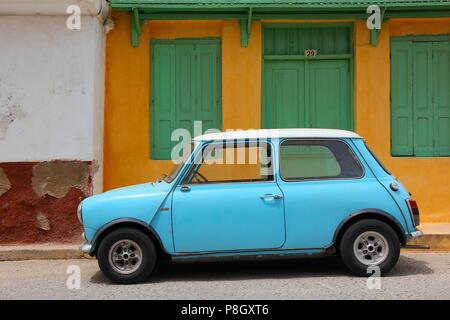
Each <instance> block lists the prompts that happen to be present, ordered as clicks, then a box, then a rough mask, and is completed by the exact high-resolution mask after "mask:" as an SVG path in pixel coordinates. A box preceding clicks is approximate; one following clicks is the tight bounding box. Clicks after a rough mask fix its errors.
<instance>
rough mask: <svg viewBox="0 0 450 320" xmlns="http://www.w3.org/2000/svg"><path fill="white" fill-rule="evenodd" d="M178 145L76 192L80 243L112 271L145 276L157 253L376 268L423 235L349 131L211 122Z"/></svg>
mask: <svg viewBox="0 0 450 320" xmlns="http://www.w3.org/2000/svg"><path fill="white" fill-rule="evenodd" d="M187 149H189V152H184V154H185V156H184V157H182V158H180V160H179V161H178V163H177V164H176V165H175V166H174V170H173V172H172V173H171V174H168V175H163V176H162V178H160V179H158V180H157V181H155V182H149V183H144V184H139V185H134V186H129V187H124V188H120V189H115V190H111V191H108V192H105V193H102V194H98V195H94V196H91V197H89V198H86V199H84V200H83V201H82V202H81V203H80V205H79V208H78V218H79V220H80V222H81V223H82V224H83V229H84V238H85V240H86V242H85V243H84V244H83V245H82V246H81V248H80V249H81V251H82V252H84V253H87V254H89V255H91V256H95V257H96V258H97V260H98V264H99V267H100V269H101V270H102V272H103V273H104V274H105V275H106V277H107V278H109V279H110V280H112V281H113V282H116V283H137V282H142V281H144V280H145V279H147V278H148V277H149V276H150V274H151V273H152V271H153V269H154V267H155V264H156V263H157V261H158V260H159V259H163V258H169V259H171V260H173V261H200V260H208V261H211V260H214V261H217V260H226V259H233V260H236V259H265V258H282V257H284V258H287V257H289V258H294V257H301V256H313V255H317V256H319V255H337V256H338V257H340V259H341V260H342V262H343V263H344V265H345V266H346V267H347V268H348V269H349V270H350V271H351V272H352V273H353V274H355V275H358V276H368V275H369V274H371V273H372V272H371V271H370V270H372V271H373V268H379V271H380V273H381V274H385V273H387V272H388V271H390V270H391V269H392V268H393V267H394V266H395V264H396V263H397V260H398V258H399V255H400V248H401V247H402V246H407V243H408V241H410V240H411V239H412V238H414V237H418V236H421V235H422V232H421V231H420V230H418V229H417V226H418V225H419V210H418V206H417V203H416V202H415V201H414V200H413V199H412V198H411V195H410V193H409V192H408V191H407V190H406V189H405V187H404V186H403V185H402V184H401V183H400V182H399V181H398V180H397V179H396V178H395V177H394V176H392V175H391V173H390V172H389V171H388V170H386V168H385V167H384V166H383V165H382V164H381V163H380V161H379V160H378V159H377V158H376V156H375V155H374V154H373V153H372V152H371V151H370V149H369V148H368V147H367V145H366V144H365V142H364V140H363V139H362V138H361V137H360V136H359V135H358V134H356V133H354V132H350V131H343V130H331V129H270V130H241V131H234V132H223V133H209V134H204V135H201V136H198V137H196V138H194V139H193V140H192V142H191V143H190V144H189V148H187Z"/></svg>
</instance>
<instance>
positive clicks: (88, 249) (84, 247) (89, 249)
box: [80, 242, 92, 254]
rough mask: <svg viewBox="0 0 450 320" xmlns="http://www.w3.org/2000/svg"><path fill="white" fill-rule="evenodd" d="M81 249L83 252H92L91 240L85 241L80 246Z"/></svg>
mask: <svg viewBox="0 0 450 320" xmlns="http://www.w3.org/2000/svg"><path fill="white" fill-rule="evenodd" d="M80 251H81V252H82V253H89V254H90V253H91V252H92V244H90V243H89V242H85V243H83V244H82V245H81V246H80Z"/></svg>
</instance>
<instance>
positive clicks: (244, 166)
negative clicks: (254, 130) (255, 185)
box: [183, 142, 273, 184]
mask: <svg viewBox="0 0 450 320" xmlns="http://www.w3.org/2000/svg"><path fill="white" fill-rule="evenodd" d="M195 163H196V165H194V166H193V167H192V169H191V170H190V172H189V174H188V175H187V177H186V179H185V181H184V182H183V183H188V184H206V183H225V182H255V181H271V180H273V170H272V150H271V147H270V144H269V143H266V142H257V143H256V142H255V143H253V142H250V143H249V142H243V143H234V142H233V143H229V142H227V143H213V144H209V145H207V146H206V147H204V148H203V150H202V154H201V159H198V160H196V161H195Z"/></svg>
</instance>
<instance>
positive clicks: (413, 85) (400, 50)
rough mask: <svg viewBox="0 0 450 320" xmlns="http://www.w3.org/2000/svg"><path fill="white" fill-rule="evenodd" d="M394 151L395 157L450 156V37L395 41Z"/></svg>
mask: <svg viewBox="0 0 450 320" xmlns="http://www.w3.org/2000/svg"><path fill="white" fill-rule="evenodd" d="M418 39H419V38H418ZM391 150H392V155H394V156H419V157H420V156H422V157H429V156H450V42H449V41H448V40H447V39H445V40H444V41H437V40H434V39H432V40H431V39H430V40H429V41H427V40H426V39H424V38H423V37H421V38H420V41H418V40H417V41H416V40H415V39H408V40H401V39H400V40H396V41H393V42H392V45H391Z"/></svg>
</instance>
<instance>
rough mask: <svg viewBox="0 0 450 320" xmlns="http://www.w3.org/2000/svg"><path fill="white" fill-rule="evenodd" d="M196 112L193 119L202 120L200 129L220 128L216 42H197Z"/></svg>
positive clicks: (219, 85) (217, 49) (219, 82)
mask: <svg viewBox="0 0 450 320" xmlns="http://www.w3.org/2000/svg"><path fill="white" fill-rule="evenodd" d="M196 54H197V58H196V75H197V78H196V82H197V83H198V85H197V86H196V88H195V89H196V97H197V98H196V101H195V103H196V114H195V119H196V120H201V121H202V130H203V132H205V131H206V130H208V129H212V128H214V129H221V128H222V125H221V123H220V88H221V81H220V79H219V68H220V66H219V63H220V62H219V46H217V45H216V44H198V45H197V48H196Z"/></svg>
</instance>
